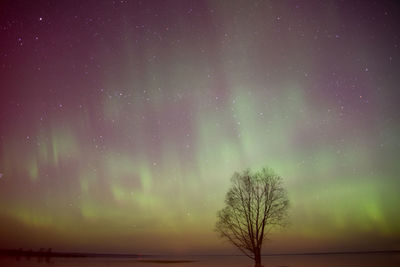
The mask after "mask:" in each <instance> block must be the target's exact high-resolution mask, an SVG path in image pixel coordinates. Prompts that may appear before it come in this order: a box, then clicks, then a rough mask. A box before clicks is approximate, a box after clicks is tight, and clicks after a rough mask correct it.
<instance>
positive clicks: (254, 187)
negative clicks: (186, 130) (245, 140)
mask: <svg viewBox="0 0 400 267" xmlns="http://www.w3.org/2000/svg"><path fill="white" fill-rule="evenodd" d="M231 181H232V187H231V188H230V189H229V191H228V193H227V194H226V198H225V204H226V206H225V207H224V208H223V209H222V210H220V211H219V212H218V221H217V224H216V231H217V232H218V233H219V234H220V236H221V237H222V238H225V239H227V240H229V241H230V242H231V243H232V244H233V245H234V246H236V247H237V248H238V249H240V250H241V251H242V252H243V253H244V254H245V255H246V256H248V257H249V258H251V259H253V260H254V262H255V266H261V247H262V244H263V241H264V240H265V239H266V236H267V234H268V233H269V232H270V230H271V229H272V228H274V227H275V226H283V225H284V224H285V223H286V221H287V220H286V218H287V209H288V206H289V200H288V198H287V194H286V190H285V189H284V187H283V184H282V178H281V177H280V176H278V175H276V174H274V173H273V172H272V171H271V170H269V169H266V168H264V169H262V170H261V171H259V172H256V173H251V172H250V170H246V171H244V172H242V173H235V174H234V175H233V177H232V179H231Z"/></svg>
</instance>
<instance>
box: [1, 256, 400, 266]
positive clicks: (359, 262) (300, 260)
mask: <svg viewBox="0 0 400 267" xmlns="http://www.w3.org/2000/svg"><path fill="white" fill-rule="evenodd" d="M185 260H186V261H193V262H173V261H185ZM157 261H159V262H157ZM263 264H264V267H277V266H279V267H283V266H285V267H286V266H290V267H311V266H322V267H337V266H341V267H346V266H348V267H350V266H351V267H356V266H360V267H361V266H363V267H368V266H400V253H379V254H346V255H343V254H342V255H298V256H265V257H263ZM0 266H21V267H25V266H57V267H58V266H65V267H70V266H71V267H72V266H87V267H97V266H111V267H114V266H147V267H156V266H158V267H160V266H168V267H200V266H208V267H217V266H233V267H236V266H237V267H239V266H240V267H246V266H253V263H252V261H251V260H250V259H248V258H247V257H244V256H182V257H179V258H178V257H172V256H165V257H154V258H144V259H142V260H140V259H127V258H47V259H46V258H34V257H32V258H30V259H27V258H25V257H21V258H19V259H17V258H13V257H0Z"/></svg>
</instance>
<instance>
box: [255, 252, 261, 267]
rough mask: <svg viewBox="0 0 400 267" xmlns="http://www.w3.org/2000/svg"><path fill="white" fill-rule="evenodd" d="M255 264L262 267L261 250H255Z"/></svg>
mask: <svg viewBox="0 0 400 267" xmlns="http://www.w3.org/2000/svg"><path fill="white" fill-rule="evenodd" d="M254 263H255V265H254V266H255V267H261V266H262V265H261V249H260V248H255V249H254Z"/></svg>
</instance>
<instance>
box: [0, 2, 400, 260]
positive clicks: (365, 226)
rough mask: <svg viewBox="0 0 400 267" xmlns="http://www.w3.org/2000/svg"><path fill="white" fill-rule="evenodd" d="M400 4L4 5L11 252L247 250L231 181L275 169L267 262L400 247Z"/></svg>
mask: <svg viewBox="0 0 400 267" xmlns="http://www.w3.org/2000/svg"><path fill="white" fill-rule="evenodd" d="M399 11H400V9H399V6H398V5H397V4H396V3H395V1H252V0H251V1H235V0H232V1H201V0H199V1H194V0H193V1H192V0H188V1H183V0H182V1H168V0H167V1H161V0H160V1H128V0H121V1H111V0H110V1H91V0H88V1H41V0H39V1H19V0H16V1H1V4H0V81H1V83H0V248H18V247H22V248H27V249H29V248H33V249H37V248H40V247H53V250H68V251H71V250H72V251H103V252H131V253H221V252H224V253H225V252H236V250H234V249H232V248H231V247H230V245H229V244H227V243H224V242H222V241H221V240H219V239H218V235H217V234H216V233H215V232H214V231H213V229H214V225H215V221H216V212H217V210H218V209H221V208H222V207H223V205H224V202H223V201H224V197H225V193H226V191H227V190H228V187H229V185H230V177H231V176H232V174H233V173H234V172H235V171H241V170H243V169H246V168H252V169H254V170H257V169H259V168H261V167H264V166H268V167H270V168H272V169H274V170H275V171H276V172H277V173H278V174H279V175H281V176H282V177H283V179H284V182H285V186H286V188H287V190H288V195H289V198H290V201H291V209H290V222H291V223H290V225H289V226H288V227H287V228H286V229H284V230H283V231H277V232H274V233H272V234H271V241H270V242H268V244H267V245H266V247H265V249H266V250H265V251H266V252H274V251H280V252H290V251H322V250H362V249H400V215H399V211H398V207H399V205H400V197H399V191H400V190H399V188H400V178H399V173H400V165H399V157H400V141H399V136H400V127H399V125H400V116H399V111H400V110H399V102H400V94H399V93H398V85H399V84H400V75H399V69H400V51H399V45H400V39H399V37H400V32H399V30H398V16H399Z"/></svg>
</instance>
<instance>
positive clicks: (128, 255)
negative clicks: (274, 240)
mask: <svg viewBox="0 0 400 267" xmlns="http://www.w3.org/2000/svg"><path fill="white" fill-rule="evenodd" d="M42 249H43V248H42ZM380 253H400V250H399V249H394V250H392V249H390V250H356V251H321V252H293V253H289V252H286V253H265V254H262V255H261V256H263V257H273V256H311V255H314V256H316V255H340V254H342V255H349V254H380ZM1 255H3V256H4V255H5V256H21V255H22V256H32V257H37V256H39V257H40V256H43V257H104V258H106V257H110V258H112V257H114V258H124V257H125V258H140V257H159V256H246V255H243V254H207V253H201V254H193V253H190V254H172V253H168V254H163V253H155V254H144V253H99V252H72V251H70V252H62V251H52V250H37V251H34V250H32V249H27V250H24V249H2V248H1V249H0V256H1Z"/></svg>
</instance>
